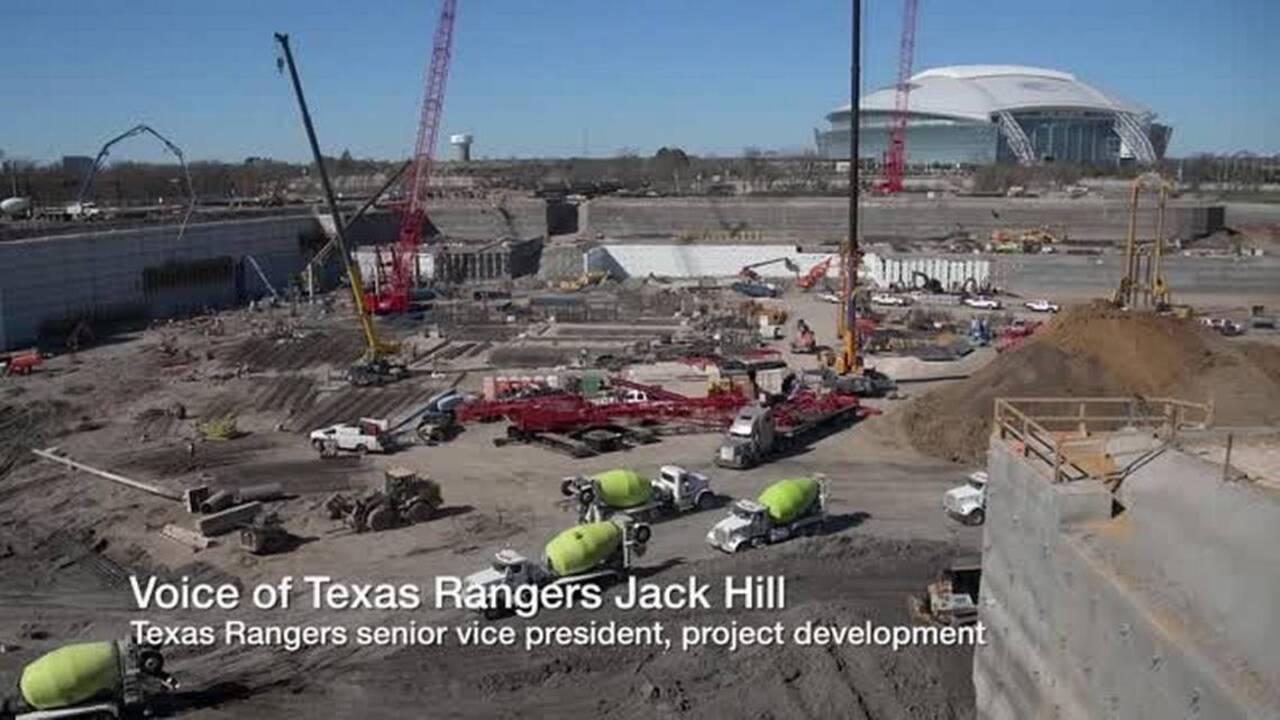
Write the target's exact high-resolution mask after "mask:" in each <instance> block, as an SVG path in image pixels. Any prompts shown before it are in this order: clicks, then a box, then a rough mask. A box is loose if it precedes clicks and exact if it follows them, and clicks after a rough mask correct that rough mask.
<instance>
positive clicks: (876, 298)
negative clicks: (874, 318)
mask: <svg viewBox="0 0 1280 720" xmlns="http://www.w3.org/2000/svg"><path fill="white" fill-rule="evenodd" d="M907 303H908V300H907V299H906V298H904V297H902V296H901V295H890V294H889V293H876V294H875V295H872V296H871V304H872V305H896V306H898V307H902V306H905V305H907Z"/></svg>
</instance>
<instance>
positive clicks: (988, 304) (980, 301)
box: [964, 296, 1000, 310]
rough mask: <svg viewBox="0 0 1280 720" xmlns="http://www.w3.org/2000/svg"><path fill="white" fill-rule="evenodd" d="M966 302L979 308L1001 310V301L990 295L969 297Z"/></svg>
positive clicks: (972, 306)
mask: <svg viewBox="0 0 1280 720" xmlns="http://www.w3.org/2000/svg"><path fill="white" fill-rule="evenodd" d="M964 304H965V305H968V306H969V307H971V308H977V309H979V310H999V309H1000V301H999V300H996V299H994V298H989V297H985V296H984V297H967V298H965V299H964Z"/></svg>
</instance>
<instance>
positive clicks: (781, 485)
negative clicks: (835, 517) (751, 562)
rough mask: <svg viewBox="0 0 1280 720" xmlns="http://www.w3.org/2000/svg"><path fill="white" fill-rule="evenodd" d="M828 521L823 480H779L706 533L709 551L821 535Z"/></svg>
mask: <svg viewBox="0 0 1280 720" xmlns="http://www.w3.org/2000/svg"><path fill="white" fill-rule="evenodd" d="M826 519H827V484H826V478H825V477H823V476H821V475H815V476H814V477H811V478H791V479H788V480H779V481H778V482H776V483H774V484H772V485H770V486H769V487H767V488H765V489H764V492H762V493H760V496H759V497H758V498H757V499H756V500H747V499H742V500H738V501H737V502H735V503H734V504H733V505H732V506H731V507H730V509H729V516H728V517H726V518H725V519H723V520H721V521H720V522H718V523H716V524H715V527H713V528H711V531H710V532H708V533H707V542H708V543H711V546H712V547H715V548H718V549H720V550H723V551H725V552H727V553H735V552H738V551H739V550H741V549H743V548H755V547H760V546H761V545H765V544H772V543H776V542H782V541H783V540H788V539H790V538H793V537H795V536H797V535H814V534H817V533H818V532H821V530H822V526H823V523H824V522H825V521H826Z"/></svg>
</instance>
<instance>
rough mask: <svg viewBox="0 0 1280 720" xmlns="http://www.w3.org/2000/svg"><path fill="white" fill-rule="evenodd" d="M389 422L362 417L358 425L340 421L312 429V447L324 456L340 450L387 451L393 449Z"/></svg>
mask: <svg viewBox="0 0 1280 720" xmlns="http://www.w3.org/2000/svg"><path fill="white" fill-rule="evenodd" d="M388 427H389V423H388V422H387V421H386V420H381V419H375V418H360V422H359V423H358V424H356V425H348V424H346V423H339V424H337V425H330V426H329V427H324V428H320V429H319V430H312V431H311V435H310V436H309V437H310V439H311V447H313V448H315V449H316V452H319V453H320V454H321V455H323V456H332V455H335V454H337V452H338V451H339V450H346V451H348V452H354V453H359V454H361V455H363V454H365V453H369V452H378V453H381V452H387V451H388V450H390V449H391V444H392V443H391V436H390V435H389V434H388V433H387V429H388Z"/></svg>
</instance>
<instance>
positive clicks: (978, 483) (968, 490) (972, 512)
mask: <svg viewBox="0 0 1280 720" xmlns="http://www.w3.org/2000/svg"><path fill="white" fill-rule="evenodd" d="M942 509H943V510H946V512H947V514H948V515H950V516H951V517H953V518H955V519H957V520H959V521H960V522H962V523H964V524H965V525H981V524H982V523H983V522H985V521H986V519H987V474H986V473H985V472H983V471H982V470H975V471H974V472H971V473H969V481H968V482H966V483H965V484H964V485H961V486H960V487H956V488H951V489H950V490H948V491H947V493H946V494H945V495H943V496H942Z"/></svg>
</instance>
